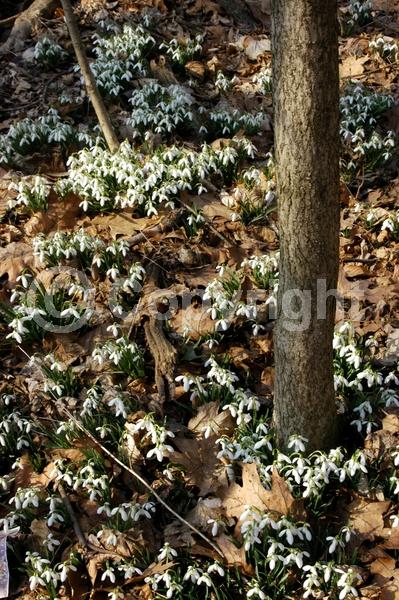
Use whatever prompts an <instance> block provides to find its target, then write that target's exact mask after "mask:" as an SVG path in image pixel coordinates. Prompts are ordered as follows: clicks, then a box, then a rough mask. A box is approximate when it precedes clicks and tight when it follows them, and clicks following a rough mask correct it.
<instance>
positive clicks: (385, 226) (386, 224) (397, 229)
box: [366, 209, 399, 241]
mask: <svg viewBox="0 0 399 600" xmlns="http://www.w3.org/2000/svg"><path fill="white" fill-rule="evenodd" d="M366 223H367V225H368V226H369V227H370V228H371V229H373V230H376V229H377V230H378V229H379V230H380V231H387V232H388V233H389V235H390V237H392V238H393V239H394V240H395V241H397V240H398V239H399V211H396V212H391V213H390V214H389V216H388V217H387V218H386V219H384V220H382V219H379V218H378V217H377V215H376V211H375V210H373V209H371V210H370V211H369V212H368V213H367V216H366Z"/></svg>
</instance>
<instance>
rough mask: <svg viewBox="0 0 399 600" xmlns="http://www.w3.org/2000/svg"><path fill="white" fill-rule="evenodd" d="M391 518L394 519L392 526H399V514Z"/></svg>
mask: <svg viewBox="0 0 399 600" xmlns="http://www.w3.org/2000/svg"><path fill="white" fill-rule="evenodd" d="M389 518H390V520H391V521H392V527H399V514H397V515H391V516H390V517H389Z"/></svg>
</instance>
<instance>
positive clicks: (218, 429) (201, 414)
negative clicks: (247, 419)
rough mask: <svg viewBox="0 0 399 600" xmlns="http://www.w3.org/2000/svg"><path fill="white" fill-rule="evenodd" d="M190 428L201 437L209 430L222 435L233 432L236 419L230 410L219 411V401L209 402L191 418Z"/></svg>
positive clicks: (219, 435)
mask: <svg viewBox="0 0 399 600" xmlns="http://www.w3.org/2000/svg"><path fill="white" fill-rule="evenodd" d="M188 428H189V430H190V431H192V432H193V433H194V434H195V435H198V436H199V437H203V436H204V433H205V432H206V431H207V430H209V431H210V432H211V433H212V434H215V435H217V436H218V437H221V436H222V435H230V434H231V433H232V432H233V430H234V428H235V421H234V419H233V417H232V416H231V414H230V413H229V411H227V410H223V411H221V412H219V402H208V403H207V404H203V405H202V406H200V407H199V409H198V412H197V414H196V415H195V417H192V418H191V419H190V421H189V423H188Z"/></svg>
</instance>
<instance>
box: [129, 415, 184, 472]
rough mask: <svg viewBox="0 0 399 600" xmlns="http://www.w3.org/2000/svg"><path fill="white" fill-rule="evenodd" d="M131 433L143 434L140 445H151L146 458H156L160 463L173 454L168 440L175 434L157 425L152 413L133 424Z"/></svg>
mask: <svg viewBox="0 0 399 600" xmlns="http://www.w3.org/2000/svg"><path fill="white" fill-rule="evenodd" d="M133 431H134V432H135V433H137V434H140V433H141V432H145V433H144V436H143V437H142V438H141V442H140V443H141V445H142V446H147V445H151V446H152V448H150V450H148V452H147V453H146V457H147V458H154V457H155V458H156V459H157V460H158V461H159V462H162V461H163V459H164V458H165V456H169V455H170V454H171V453H173V452H174V449H173V447H172V446H170V445H169V444H168V443H167V442H168V438H174V437H175V434H174V433H173V432H172V431H169V430H168V429H166V427H165V426H164V425H160V424H159V423H157V421H156V419H155V417H154V414H153V413H147V414H146V415H145V416H144V417H143V418H142V419H139V420H138V421H136V422H135V423H134V427H133Z"/></svg>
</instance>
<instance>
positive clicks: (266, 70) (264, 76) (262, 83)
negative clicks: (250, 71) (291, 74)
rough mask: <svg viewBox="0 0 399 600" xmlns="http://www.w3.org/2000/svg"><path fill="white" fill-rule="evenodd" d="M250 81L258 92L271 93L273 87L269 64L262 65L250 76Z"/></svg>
mask: <svg viewBox="0 0 399 600" xmlns="http://www.w3.org/2000/svg"><path fill="white" fill-rule="evenodd" d="M252 83H253V84H254V85H255V86H256V91H257V92H258V93H259V94H271V92H272V88H273V75H272V68H271V66H270V65H269V66H267V67H262V68H261V69H260V70H259V71H258V72H257V73H255V75H254V76H253V77H252Z"/></svg>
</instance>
